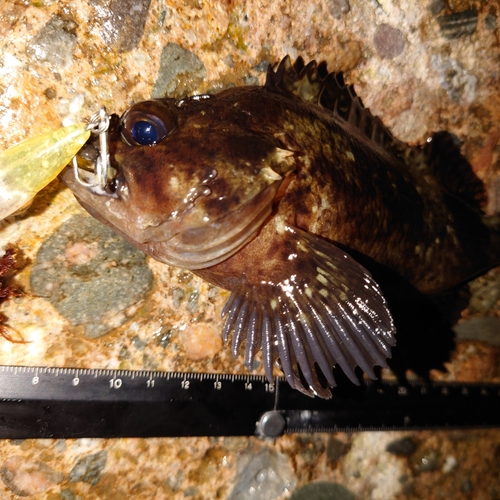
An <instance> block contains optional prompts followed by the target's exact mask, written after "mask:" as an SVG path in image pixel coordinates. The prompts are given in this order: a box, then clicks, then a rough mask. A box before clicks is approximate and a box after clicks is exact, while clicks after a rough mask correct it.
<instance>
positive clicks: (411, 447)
mask: <svg viewBox="0 0 500 500" xmlns="http://www.w3.org/2000/svg"><path fill="white" fill-rule="evenodd" d="M416 448H417V445H416V444H415V441H413V439H412V438H409V437H405V438H402V439H396V441H391V442H390V443H389V444H388V445H387V446H386V448H385V450H386V451H388V452H389V453H393V454H394V455H403V456H408V455H411V454H412V453H413V452H414V451H415V450H416Z"/></svg>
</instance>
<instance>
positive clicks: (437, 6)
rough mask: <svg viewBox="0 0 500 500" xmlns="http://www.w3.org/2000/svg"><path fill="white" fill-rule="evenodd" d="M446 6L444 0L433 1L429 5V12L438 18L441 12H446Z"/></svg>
mask: <svg viewBox="0 0 500 500" xmlns="http://www.w3.org/2000/svg"><path fill="white" fill-rule="evenodd" d="M445 7H446V4H445V3H444V2H443V0H433V1H432V2H431V3H430V5H429V10H430V11H431V14H432V15H433V16H437V15H438V14H439V13H440V12H442V11H443V10H444V8H445Z"/></svg>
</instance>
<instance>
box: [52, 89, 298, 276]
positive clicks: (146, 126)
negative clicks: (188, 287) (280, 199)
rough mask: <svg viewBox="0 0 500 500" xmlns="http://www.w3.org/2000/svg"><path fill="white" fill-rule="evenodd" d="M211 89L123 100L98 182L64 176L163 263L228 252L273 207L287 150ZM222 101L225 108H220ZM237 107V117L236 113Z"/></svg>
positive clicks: (191, 265) (84, 200)
mask: <svg viewBox="0 0 500 500" xmlns="http://www.w3.org/2000/svg"><path fill="white" fill-rule="evenodd" d="M220 101H221V100H220V99H217V96H210V98H209V96H206V99H194V98H191V99H184V100H181V101H175V100H173V99H161V100H151V101H144V102H141V103H137V104H135V105H133V106H131V107H130V108H129V109H128V110H127V111H125V113H124V114H123V115H122V117H121V118H120V119H118V118H117V117H116V119H114V120H112V122H114V123H113V124H112V126H111V129H110V131H109V137H108V150H109V163H110V166H111V171H112V172H113V174H112V178H110V180H109V182H108V184H107V186H106V189H105V190H95V189H91V188H89V187H87V186H84V185H82V184H81V183H79V182H77V179H76V178H75V174H74V170H73V169H70V168H68V169H66V171H65V172H64V173H63V174H62V180H63V182H64V183H65V184H66V185H67V186H68V187H69V188H70V189H71V190H72V191H73V192H74V194H75V196H76V197H77V199H78V201H79V202H80V203H81V204H82V205H83V207H84V208H85V209H87V210H88V211H89V212H90V213H91V214H92V215H94V216H95V217H96V218H97V219H99V220H101V221H102V222H104V223H106V224H107V225H109V226H111V227H112V228H114V229H115V230H116V231H118V232H119V233H121V234H122V235H124V236H125V237H126V238H127V239H129V240H130V241H131V242H132V243H134V244H136V245H137V246H139V247H140V248H142V249H143V250H144V251H146V252H147V253H149V254H151V255H152V256H153V257H154V258H156V259H157V260H160V261H162V262H166V263H168V264H172V265H177V266H181V267H185V268H187V269H200V268H204V267H209V266H211V265H215V264H217V263H219V262H221V261H222V260H225V259H226V258H228V257H230V256H231V255H233V254H234V253H236V252H237V251H238V250H239V249H240V248H241V247H242V246H243V245H245V244H246V243H247V242H248V241H249V240H250V239H251V238H252V237H253V236H254V235H255V234H256V232H257V231H258V229H259V227H261V226H262V224H263V223H264V221H265V220H266V219H267V217H269V215H270V214H271V212H272V207H273V201H274V199H275V197H276V194H277V192H278V189H279V187H280V185H281V183H282V181H283V179H284V178H285V177H286V175H287V174H288V173H289V172H290V171H291V170H293V163H294V160H293V153H292V152H290V151H285V150H283V149H282V148H280V147H279V144H278V143H277V142H276V140H275V139H274V138H273V136H272V135H269V134H267V135H266V134H262V133H258V132H256V131H253V130H251V127H250V128H249V127H248V123H247V122H246V118H245V117H244V116H245V113H244V111H241V110H240V109H236V108H238V106H233V108H235V111H233V112H231V111H232V110H231V106H232V103H230V102H229V103H228V102H227V100H226V101H225V100H224V99H222V102H220ZM228 107H229V109H228ZM242 115H243V116H242Z"/></svg>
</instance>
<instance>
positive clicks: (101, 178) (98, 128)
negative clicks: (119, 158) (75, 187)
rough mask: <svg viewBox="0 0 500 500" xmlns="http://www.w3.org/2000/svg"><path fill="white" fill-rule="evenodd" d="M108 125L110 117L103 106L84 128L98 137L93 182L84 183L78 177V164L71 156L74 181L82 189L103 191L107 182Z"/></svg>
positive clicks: (74, 157)
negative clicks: (97, 153) (82, 187)
mask: <svg viewBox="0 0 500 500" xmlns="http://www.w3.org/2000/svg"><path fill="white" fill-rule="evenodd" d="M109 123H110V115H109V114H108V112H107V111H106V108H105V107H104V106H102V107H101V109H100V110H99V111H97V112H96V113H94V114H93V115H92V116H91V117H90V120H89V123H88V125H87V127H86V129H87V130H90V131H91V132H92V133H93V134H94V135H99V149H100V152H99V157H98V158H97V160H96V161H95V174H94V177H95V179H96V181H95V182H87V181H84V180H83V179H82V178H81V177H80V172H79V168H78V163H77V161H76V156H73V171H74V174H75V179H76V181H77V182H78V183H79V184H81V185H82V186H84V187H87V188H95V187H99V188H100V189H101V190H104V188H105V187H106V183H107V182H108V173H109V168H110V167H109V154H108V129H109Z"/></svg>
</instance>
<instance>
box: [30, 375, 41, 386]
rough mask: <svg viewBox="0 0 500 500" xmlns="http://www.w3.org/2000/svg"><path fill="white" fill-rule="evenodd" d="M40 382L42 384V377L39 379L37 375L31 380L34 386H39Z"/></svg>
mask: <svg viewBox="0 0 500 500" xmlns="http://www.w3.org/2000/svg"><path fill="white" fill-rule="evenodd" d="M38 382H40V377H38V376H37V375H35V376H34V377H33V378H32V379H31V383H32V384H33V385H37V384H38Z"/></svg>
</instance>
